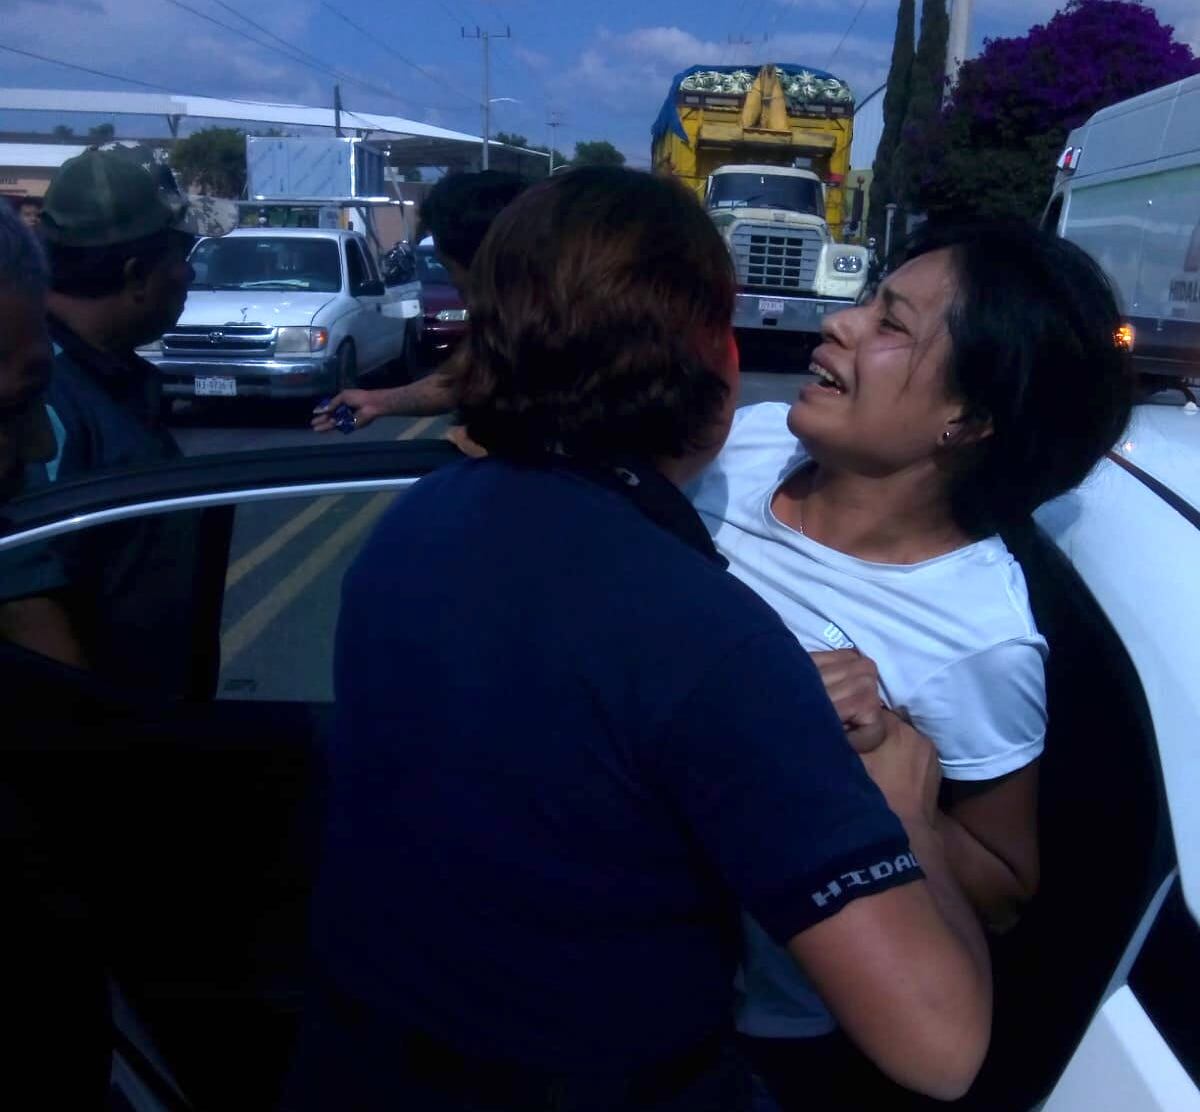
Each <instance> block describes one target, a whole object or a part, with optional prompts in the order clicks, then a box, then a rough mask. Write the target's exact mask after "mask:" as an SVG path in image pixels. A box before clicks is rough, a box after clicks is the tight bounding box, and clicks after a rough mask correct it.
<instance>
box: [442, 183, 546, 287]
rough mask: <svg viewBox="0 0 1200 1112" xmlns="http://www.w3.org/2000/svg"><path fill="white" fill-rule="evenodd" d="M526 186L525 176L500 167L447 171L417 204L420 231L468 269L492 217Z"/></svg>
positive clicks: (448, 255)
mask: <svg viewBox="0 0 1200 1112" xmlns="http://www.w3.org/2000/svg"><path fill="white" fill-rule="evenodd" d="M528 187H529V182H528V181H527V180H526V179H525V178H521V177H518V176H517V175H516V174H506V173H504V172H503V171H500V170H484V171H482V172H481V173H477V174H449V175H447V176H446V177H444V178H442V179H441V181H439V182H438V183H437V185H435V186H434V187H433V188H432V189H431V190H430V191H429V194H428V196H427V197H426V198H425V200H424V201H423V202H422V204H421V227H422V231H423V232H425V233H428V234H429V235H431V236H433V242H434V244H435V245H436V246H437V249H438V250H439V251H440V252H441V253H442V254H443V255H445V256H446V257H447V258H449V259H453V260H454V262H456V263H458V265H459V266H461V267H462V268H463V269H464V270H469V269H470V267H471V261H472V260H473V259H474V258H475V252H476V251H478V250H479V245H480V244H481V243H482V242H483V237H484V236H485V235H487V233H488V229H489V228H490V227H491V226H492V221H493V220H495V219H496V217H497V216H498V215H499V214H500V211H501V209H503V208H505V206H507V205H508V204H509V203H510V202H511V201H512V200H513V199H514V198H516V197H517V196H518V195H519V194H521V193H523V192H524V191H525V190H526V189H527V188H528Z"/></svg>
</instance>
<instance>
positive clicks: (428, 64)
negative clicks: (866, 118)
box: [0, 0, 1200, 165]
mask: <svg viewBox="0 0 1200 1112" xmlns="http://www.w3.org/2000/svg"><path fill="white" fill-rule="evenodd" d="M1058 6H1059V5H1058V3H1057V2H1056V0H973V13H972V20H971V38H972V52H974V51H975V50H978V49H979V46H980V44H981V42H982V40H983V38H984V37H988V36H1001V35H1014V34H1021V33H1022V32H1024V31H1025V30H1026V29H1027V28H1028V27H1029V26H1031V25H1032V24H1034V23H1039V22H1043V21H1045V20H1046V19H1047V18H1048V17H1049V16H1050V15H1051V14H1052V13H1053V12H1054V10H1055V8H1056V7H1058ZM1150 6H1152V7H1153V8H1154V9H1155V11H1156V12H1157V13H1158V15H1159V18H1160V19H1161V20H1163V21H1164V22H1168V23H1171V24H1173V25H1174V26H1175V27H1176V33H1177V36H1178V37H1179V38H1181V39H1183V40H1184V41H1187V42H1190V43H1191V44H1192V46H1193V48H1194V49H1196V50H1197V52H1198V53H1200V2H1198V0H1157V2H1155V3H1152V4H1151V5H1150ZM919 7H920V5H919V3H918V10H919ZM0 10H2V11H3V27H4V34H3V38H2V39H0V42H2V43H3V44H4V45H6V46H9V47H13V48H16V49H19V50H24V51H28V52H32V53H35V54H40V55H44V56H47V57H51V58H54V59H58V60H60V61H65V62H72V63H75V64H76V65H80V66H86V67H89V68H91V69H95V70H101V71H105V72H106V73H109V74H112V75H116V76H121V77H129V78H135V79H137V80H139V81H142V82H146V83H148V84H150V85H156V86H163V87H166V88H169V89H170V90H172V91H176V92H181V93H193V94H201V95H208V96H230V97H239V98H245V99H255V100H273V101H288V102H294V103H305V104H321V105H328V104H330V103H331V96H332V92H331V87H332V85H333V82H334V80H335V76H334V71H336V72H337V73H338V74H340V75H342V91H343V99H344V101H345V103H346V105H347V106H348V107H350V108H358V109H362V110H368V111H377V112H387V113H390V114H396V115H401V116H405V117H408V118H412V119H418V120H423V121H426V122H429V123H436V124H439V125H441V126H443V127H449V128H453V129H455V130H461V131H466V132H470V133H471V134H478V133H479V131H480V129H481V114H480V102H481V100H482V91H481V86H482V63H481V49H480V43H479V42H477V41H475V40H473V39H464V38H463V37H462V33H461V28H463V27H466V28H467V29H468V31H469V32H470V33H474V30H475V28H476V27H479V28H482V29H487V30H490V31H493V32H496V33H498V34H503V33H504V31H505V29H506V28H507V29H511V33H512V37H511V38H508V39H503V38H500V39H496V40H495V41H494V42H493V43H492V90H491V95H492V97H494V98H502V99H499V100H498V101H497V103H495V104H494V105H493V112H492V115H493V129H494V130H501V129H502V130H506V131H511V132H518V133H521V134H524V135H526V136H528V137H529V138H530V140H531V141H533V142H541V143H545V142H547V141H548V138H549V136H550V130H549V128H548V127H547V122H548V120H549V119H550V118H551V114H552V113H553V114H556V115H557V118H558V119H559V120H560V121H561V127H560V128H559V129H558V131H557V137H558V143H557V145H558V146H559V147H560V148H562V149H565V150H567V151H570V150H571V149H572V148H573V145H574V144H575V142H577V141H579V140H588V139H609V140H611V141H613V142H614V143H616V144H617V145H618V146H619V147H620V148H621V149H622V150H623V151H624V152H625V153H626V155H627V156H628V157H629V158H630V161H631V162H632V163H633V164H635V165H638V164H640V165H645V164H646V163H647V162H648V157H649V128H650V124H651V122H652V120H653V119H654V117H655V115H656V114H657V112H658V108H659V106H660V104H661V102H662V100H663V97H664V96H665V95H666V92H667V88H668V85H669V82H670V77H671V75H672V74H673V73H675V72H677V71H678V70H680V69H683V68H684V67H686V66H690V65H694V64H697V63H704V62H711V63H750V62H763V61H767V60H770V61H779V62H797V63H803V64H806V65H810V66H813V67H816V68H820V69H829V70H831V71H832V72H834V73H836V74H838V75H839V76H840V77H843V78H845V79H846V80H847V81H849V82H850V84H851V86H852V87H853V88H854V90H855V92H856V94H857V95H858V96H860V97H861V96H864V95H866V94H867V93H868V92H870V91H871V90H872V89H874V88H875V87H876V86H877V85H879V84H880V83H881V82H882V81H883V80H884V78H885V77H886V74H887V66H888V59H889V57H890V53H891V39H892V35H893V34H894V31H895V19H896V0H726V2H724V3H722V2H718V0H692V2H690V3H684V2H683V0H658V2H657V3H652V4H647V3H645V2H644V0H641V2H639V0H595V2H592V3H580V2H576V0H419V2H416V3H406V4H398V3H395V0H0ZM242 17H249V20H252V21H253V22H254V23H255V24H257V25H258V26H257V27H255V26H252V25H251V23H249V22H247V21H246V19H244V18H242ZM0 86H21V87H28V86H43V87H53V88H84V89H89V88H90V89H99V88H104V89H124V90H130V91H136V90H137V89H138V86H136V85H132V84H123V83H120V82H117V81H113V80H110V79H108V78H102V77H98V76H91V75H88V74H85V73H81V72H79V71H77V70H70V69H65V68H61V67H59V66H56V65H52V64H49V63H47V62H43V61H38V60H35V59H32V58H28V57H23V56H19V55H15V54H12V53H5V52H0ZM101 119H102V118H101V117H94V118H92V119H91V120H85V119H83V118H72V119H71V120H70V121H67V122H70V123H72V124H74V125H75V126H77V127H78V126H80V124H82V125H83V126H87V124H88V123H91V122H99V121H100V120H101ZM57 122H61V121H58V120H51V119H50V118H49V117H47V116H46V115H44V114H32V113H14V112H0V128H3V129H6V130H14V129H22V130H25V129H30V130H32V129H35V128H36V129H45V130H49V128H50V127H52V126H53V124H54V123H57ZM117 122H118V124H119V125H120V126H121V127H122V129H125V128H127V127H128V124H129V121H125V120H121V121H117ZM158 126H159V125H158V124H157V123H154V124H153V125H152V124H151V122H150V121H147V123H146V126H144V127H141V128H140V133H142V134H150V133H156V132H155V131H154V128H157V127H158Z"/></svg>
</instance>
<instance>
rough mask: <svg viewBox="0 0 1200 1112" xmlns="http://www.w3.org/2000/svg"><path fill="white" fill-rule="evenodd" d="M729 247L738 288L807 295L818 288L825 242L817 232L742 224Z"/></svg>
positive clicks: (731, 237)
mask: <svg viewBox="0 0 1200 1112" xmlns="http://www.w3.org/2000/svg"><path fill="white" fill-rule="evenodd" d="M730 243H731V244H732V246H733V265H734V267H735V268H736V270H737V278H738V283H739V285H742V286H754V287H756V288H759V289H765V290H779V291H794V292H805V293H807V292H810V291H811V290H812V289H813V287H814V286H815V285H816V280H817V264H818V262H819V261H820V257H821V245H822V239H821V234H820V232H818V231H817V230H816V229H815V228H787V227H783V226H781V225H779V224H752V223H745V224H739V225H738V226H737V227H736V228H734V230H733V234H732V235H731V236H730Z"/></svg>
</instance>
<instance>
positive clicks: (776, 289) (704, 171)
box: [652, 64, 867, 333]
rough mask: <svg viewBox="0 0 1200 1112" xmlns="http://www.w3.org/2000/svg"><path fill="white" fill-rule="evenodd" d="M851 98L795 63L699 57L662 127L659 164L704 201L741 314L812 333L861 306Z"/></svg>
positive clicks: (745, 319)
mask: <svg viewBox="0 0 1200 1112" xmlns="http://www.w3.org/2000/svg"><path fill="white" fill-rule="evenodd" d="M853 121H854V98H853V94H852V93H851V92H850V89H849V87H848V86H847V85H846V84H845V82H843V81H841V80H840V79H838V78H836V77H834V76H833V75H832V74H828V73H824V72H822V71H820V70H813V69H807V68H805V67H803V66H795V65H786V64H784V65H776V64H772V65H765V66H762V67H760V68H758V69H753V68H746V67H738V66H693V67H692V68H691V69H688V70H684V71H683V72H682V73H680V74H676V76H675V79H674V81H673V82H672V85H671V90H670V92H669V93H668V95H667V100H666V103H664V105H663V108H662V111H661V112H660V113H659V116H658V119H657V120H656V121H655V124H654V128H653V133H652V134H653V148H652V155H653V163H654V169H655V170H656V171H657V172H659V173H665V174H671V175H673V176H675V177H678V178H679V179H680V180H681V181H684V182H685V183H687V184H688V185H689V186H690V187H691V188H693V189H694V190H695V191H696V193H697V195H698V196H699V197H700V198H701V200H702V201H703V202H704V203H705V205H706V206H707V208H708V210H709V212H710V213H711V215H712V217H713V221H714V223H715V224H716V225H717V228H718V230H719V231H720V232H721V234H722V236H723V237H724V238H725V240H726V242H727V243H728V244H729V248H730V252H731V254H732V255H733V260H734V265H735V267H736V269H737V276H738V285H739V292H738V299H737V308H736V310H735V315H734V324H735V325H736V326H737V327H739V328H764V329H765V328H774V329H778V330H781V331H796V332H808V333H815V332H818V331H820V327H821V321H822V319H823V318H824V316H825V315H826V314H827V313H829V312H833V311H836V310H837V309H841V308H844V307H845V306H846V305H847V304H853V303H854V302H855V301H856V300H857V299H858V296H859V294H860V293H861V292H862V289H863V286H864V285H865V283H866V279H867V252H866V249H865V248H862V247H858V246H851V245H848V244H843V243H839V242H838V239H839V237H840V235H841V232H842V223H843V220H844V216H845V189H844V182H845V177H846V175H847V173H848V171H849V168H850V140H851V137H852V132H853Z"/></svg>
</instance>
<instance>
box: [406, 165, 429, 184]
mask: <svg viewBox="0 0 1200 1112" xmlns="http://www.w3.org/2000/svg"><path fill="white" fill-rule="evenodd" d="M404 180H405V181H424V180H425V178H424V177H423V176H422V175H421V167H420V166H410V167H409V168H408V169H407V170H405V171H404Z"/></svg>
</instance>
